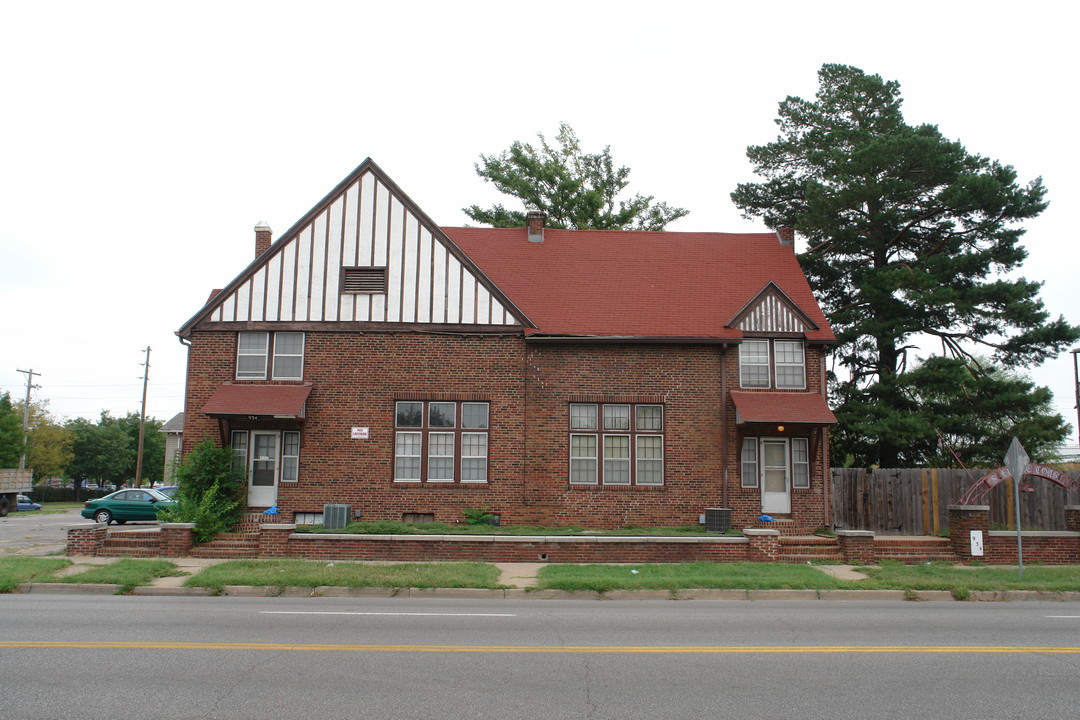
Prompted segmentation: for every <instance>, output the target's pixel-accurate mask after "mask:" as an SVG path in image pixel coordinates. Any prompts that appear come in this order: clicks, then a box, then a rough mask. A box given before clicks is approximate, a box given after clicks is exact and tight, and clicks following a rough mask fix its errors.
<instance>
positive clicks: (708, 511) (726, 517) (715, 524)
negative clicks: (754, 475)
mask: <svg viewBox="0 0 1080 720" xmlns="http://www.w3.org/2000/svg"><path fill="white" fill-rule="evenodd" d="M328 507H329V506H328ZM730 529H731V508H705V532H714V533H725V532H727V531H728V530H730Z"/></svg>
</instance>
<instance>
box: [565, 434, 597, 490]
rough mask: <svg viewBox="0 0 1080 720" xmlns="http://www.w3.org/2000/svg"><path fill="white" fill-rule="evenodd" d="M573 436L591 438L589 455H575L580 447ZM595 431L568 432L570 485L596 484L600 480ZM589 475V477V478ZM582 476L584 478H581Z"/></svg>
mask: <svg viewBox="0 0 1080 720" xmlns="http://www.w3.org/2000/svg"><path fill="white" fill-rule="evenodd" d="M575 438H586V439H588V440H592V454H591V455H575V454H574V453H575V452H579V451H580V450H581V449H582V448H581V446H580V444H576V443H575V442H574V439H575ZM598 438H599V436H598V435H596V434H595V433H571V434H570V484H571V485H596V484H597V483H599V482H600V466H599V463H598V457H597V453H598V451H599V448H598V447H597V440H598ZM590 475H591V479H590ZM582 477H584V478H585V479H584V480H583V479H582Z"/></svg>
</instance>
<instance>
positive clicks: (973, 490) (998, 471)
mask: <svg viewBox="0 0 1080 720" xmlns="http://www.w3.org/2000/svg"><path fill="white" fill-rule="evenodd" d="M1012 476H1013V474H1012V473H1011V472H1009V468H1007V467H1004V466H1003V467H999V468H994V469H993V470H991V471H990V472H988V473H986V474H985V475H983V476H982V477H981V478H979V479H978V480H976V481H975V484H973V485H972V486H971V487H970V488H968V491H967V492H966V493H964V497H962V498H960V503H959V504H960V505H982V504H983V502H982V501H983V500H984V499H985V498H986V496H987V494H988V493H989V492H990V490H991V489H992V488H994V487H995V486H997V485H999V484H1001V483H1003V482H1005V481H1006V480H1008V479H1010V478H1011V477H1012ZM1029 476H1030V477H1037V478H1042V479H1043V480H1049V481H1050V482H1052V483H1054V484H1055V485H1058V486H1059V487H1063V488H1065V489H1066V490H1068V491H1069V492H1072V493H1076V494H1077V495H1080V482H1077V481H1076V480H1074V479H1073V478H1072V477H1071V476H1070V475H1069V474H1068V473H1064V472H1062V471H1061V470H1057V469H1055V468H1052V467H1050V466H1049V465H1039V464H1038V463H1028V464H1027V465H1026V466H1025V467H1024V474H1023V477H1029ZM1021 479H1022V478H1021Z"/></svg>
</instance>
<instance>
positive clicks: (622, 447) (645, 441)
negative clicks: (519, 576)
mask: <svg viewBox="0 0 1080 720" xmlns="http://www.w3.org/2000/svg"><path fill="white" fill-rule="evenodd" d="M569 446H570V483H571V484H572V485H599V484H603V485H624V486H625V485H653V486H655V485H663V484H664V408H663V406H662V405H655V404H631V403H571V404H570V443H569Z"/></svg>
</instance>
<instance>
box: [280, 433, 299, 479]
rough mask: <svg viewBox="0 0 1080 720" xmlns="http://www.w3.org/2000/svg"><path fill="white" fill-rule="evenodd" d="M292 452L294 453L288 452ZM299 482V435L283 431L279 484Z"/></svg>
mask: <svg viewBox="0 0 1080 720" xmlns="http://www.w3.org/2000/svg"><path fill="white" fill-rule="evenodd" d="M290 450H294V452H290ZM299 481H300V433H299V432H298V431H296V430H284V431H282V433H281V482H283V483H294V482H299Z"/></svg>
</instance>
